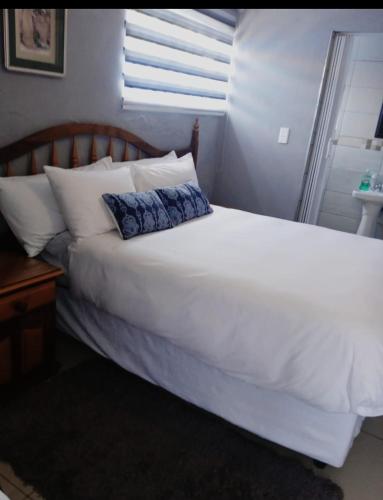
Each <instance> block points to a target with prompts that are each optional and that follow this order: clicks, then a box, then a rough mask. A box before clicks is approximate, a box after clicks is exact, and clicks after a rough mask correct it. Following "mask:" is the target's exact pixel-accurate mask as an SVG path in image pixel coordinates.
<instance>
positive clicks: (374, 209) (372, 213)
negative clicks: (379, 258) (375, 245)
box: [352, 190, 383, 238]
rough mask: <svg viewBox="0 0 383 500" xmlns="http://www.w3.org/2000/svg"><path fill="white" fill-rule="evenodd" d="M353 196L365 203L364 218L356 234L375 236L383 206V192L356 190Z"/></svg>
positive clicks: (363, 208) (363, 207)
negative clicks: (377, 220) (377, 221)
mask: <svg viewBox="0 0 383 500" xmlns="http://www.w3.org/2000/svg"><path fill="white" fill-rule="evenodd" d="M352 196H353V197H354V198H358V199H359V200H361V201H362V203H363V205H362V218H361V220H360V224H359V227H358V230H357V232H356V234H361V235H363V236H370V237H372V238H373V237H374V236H375V228H376V219H377V218H378V215H379V213H380V211H381V209H382V207H383V192H380V191H359V190H354V191H353V192H352Z"/></svg>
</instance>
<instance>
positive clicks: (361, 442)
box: [0, 335, 383, 500]
mask: <svg viewBox="0 0 383 500" xmlns="http://www.w3.org/2000/svg"><path fill="white" fill-rule="evenodd" d="M93 356H96V355H95V354H94V353H93V352H92V351H91V350H90V349H88V348H87V347H86V346H84V345H83V344H80V343H79V342H77V341H76V340H74V339H72V338H69V337H67V336H64V335H59V336H58V346H57V357H58V360H59V361H60V363H61V364H62V366H63V369H68V368H71V367H73V366H75V365H77V364H78V363H80V362H82V361H84V360H86V359H89V358H91V357H93ZM270 446H271V447H272V448H274V449H276V450H278V451H279V452H280V453H284V454H287V455H295V456H297V457H298V458H299V459H300V460H302V462H303V463H304V464H305V465H306V466H307V467H310V468H314V466H313V464H312V461H311V460H310V459H309V458H307V457H305V456H303V455H300V454H298V453H295V452H292V451H290V450H287V449H286V448H282V447H280V446H278V445H274V444H271V443H270ZM314 469H315V472H316V473H317V474H318V475H322V476H326V477H329V478H331V479H332V480H334V481H335V482H336V483H337V484H339V485H340V486H341V487H342V488H343V491H344V500H382V499H383V417H377V418H367V419H366V420H365V421H364V425H363V428H362V432H361V433H360V434H359V436H358V437H357V438H356V440H355V442H354V445H353V447H352V449H351V451H350V453H349V455H348V458H347V460H346V463H345V465H344V466H343V467H342V468H340V469H338V468H335V467H331V466H327V467H326V468H325V469H323V470H320V469H317V468H314ZM0 488H1V489H2V490H3V491H4V493H5V494H6V495H7V496H8V497H9V499H10V500H22V499H27V498H28V499H34V500H43V499H42V497H41V496H40V495H39V494H38V493H37V492H36V491H35V490H34V489H33V487H32V486H29V485H26V484H24V483H23V482H22V481H21V480H20V479H19V478H18V477H17V476H16V475H15V474H14V472H13V470H12V468H11V467H10V466H9V465H8V464H5V463H1V462H0ZM0 499H1V495H0ZM68 500H70V499H68Z"/></svg>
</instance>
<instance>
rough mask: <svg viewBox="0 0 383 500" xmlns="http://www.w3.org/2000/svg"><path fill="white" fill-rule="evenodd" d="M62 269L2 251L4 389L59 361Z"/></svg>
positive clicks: (0, 371)
mask: <svg viewBox="0 0 383 500" xmlns="http://www.w3.org/2000/svg"><path fill="white" fill-rule="evenodd" d="M62 274H64V273H63V271H62V269H60V268H58V267H54V266H51V265H49V264H46V263H45V262H42V261H40V260H37V259H31V258H29V257H26V256H24V255H23V254H20V253H17V252H4V251H0V392H1V393H4V392H5V393H9V392H10V391H13V390H14V389H16V388H17V387H22V386H25V385H27V384H28V383H29V382H32V381H33V380H37V379H39V378H40V377H43V376H45V375H48V374H49V373H50V372H52V370H53V368H54V366H55V337H54V331H55V299H56V282H55V280H56V278H57V277H59V276H61V275H62Z"/></svg>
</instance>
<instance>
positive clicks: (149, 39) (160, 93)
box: [123, 9, 234, 114]
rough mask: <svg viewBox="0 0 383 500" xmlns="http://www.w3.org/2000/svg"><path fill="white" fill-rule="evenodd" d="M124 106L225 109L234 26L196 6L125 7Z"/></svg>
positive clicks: (211, 110)
mask: <svg viewBox="0 0 383 500" xmlns="http://www.w3.org/2000/svg"><path fill="white" fill-rule="evenodd" d="M125 28H126V36H125V43H124V56H125V57H124V70H123V75H124V89H123V92H124V94H123V107H124V109H135V108H136V109H137V108H140V109H142V108H148V109H154V108H157V107H161V109H167V110H177V111H179V110H184V111H194V112H195V111H198V112H199V113H203V112H206V113H218V114H221V113H224V112H225V109H226V96H227V88H228V80H229V74H230V57H231V50H232V43H233V33H234V27H233V26H232V25H230V24H227V22H222V21H221V20H218V19H216V18H214V17H212V16H211V15H208V14H205V13H201V12H198V11H197V10H195V9H127V10H126V20H125Z"/></svg>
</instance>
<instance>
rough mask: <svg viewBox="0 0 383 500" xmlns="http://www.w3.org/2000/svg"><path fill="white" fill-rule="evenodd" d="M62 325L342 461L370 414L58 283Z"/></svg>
mask: <svg viewBox="0 0 383 500" xmlns="http://www.w3.org/2000/svg"><path fill="white" fill-rule="evenodd" d="M57 322H58V328H59V329H60V330H61V331H63V332H66V333H69V334H70V335H72V336H74V337H75V338H77V339H78V340H81V341H82V342H83V343H85V344H87V345H88V346H89V347H91V348H92V349H93V350H94V351H96V352H98V353H99V354H101V355H102V356H105V357H107V358H109V359H111V360H113V361H114V362H116V363H117V364H119V365H120V366H121V367H123V368H125V369H126V370H128V371H130V372H133V373H135V374H137V375H139V376H140V377H142V378H144V379H146V380H148V381H149V382H151V383H153V384H156V385H159V386H161V387H163V388H165V389H166V390H168V391H170V392H172V393H173V394H175V395H177V396H179V397H181V398H182V399H184V400H186V401H189V402H191V403H193V404H195V405H197V406H199V407H200V408H203V409H205V410H207V411H209V412H212V413H214V414H216V415H218V416H220V417H222V418H224V419H225V420H227V421H229V422H231V423H233V424H235V425H238V426H240V427H241V428H243V429H246V430H248V431H250V432H252V433H254V434H257V435H258V436H261V437H263V438H266V439H269V440H270V441H273V442H275V443H278V444H280V445H282V446H286V447H288V448H291V449H293V450H296V451H299V452H301V453H303V454H305V455H308V456H310V457H312V458H315V459H317V460H321V461H322V462H325V463H328V464H331V465H333V466H335V467H341V466H342V465H343V463H344V460H345V458H346V456H347V453H348V451H349V449H350V447H351V446H352V443H353V440H354V437H355V436H356V435H357V434H358V433H359V430H360V427H361V424H362V421H363V418H362V417H359V416H358V415H354V414H351V413H345V414H344V413H328V412H324V411H322V410H319V409H317V408H315V407H313V406H310V405H307V404H305V403H303V402H302V401H300V400H297V399H295V398H292V397H290V396H289V395H287V394H283V393H280V392H275V391H268V390H265V389H262V388H258V387H256V386H255V385H254V384H251V383H248V382H244V381H243V380H240V379H239V378H237V377H231V376H230V375H227V374H226V373H224V372H222V371H221V370H219V369H217V368H214V367H211V366H209V365H207V364H206V363H204V362H202V361H200V360H199V359H196V358H195V357H194V356H192V355H190V354H188V353H187V352H185V351H184V350H182V349H180V348H178V347H177V346H175V345H173V344H171V343H170V342H169V341H168V340H167V339H165V338H162V337H160V336H158V335H155V334H152V333H150V332H147V331H144V330H142V329H139V328H137V327H135V326H133V325H131V324H129V323H127V322H126V321H125V320H122V319H120V318H117V317H116V316H113V315H111V314H109V313H108V312H106V311H102V310H100V309H98V308H97V307H96V306H94V305H93V304H91V303H89V302H88V301H86V300H82V299H77V298H74V297H73V296H72V295H71V293H70V291H69V290H68V289H66V288H61V287H59V288H58V294H57Z"/></svg>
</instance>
